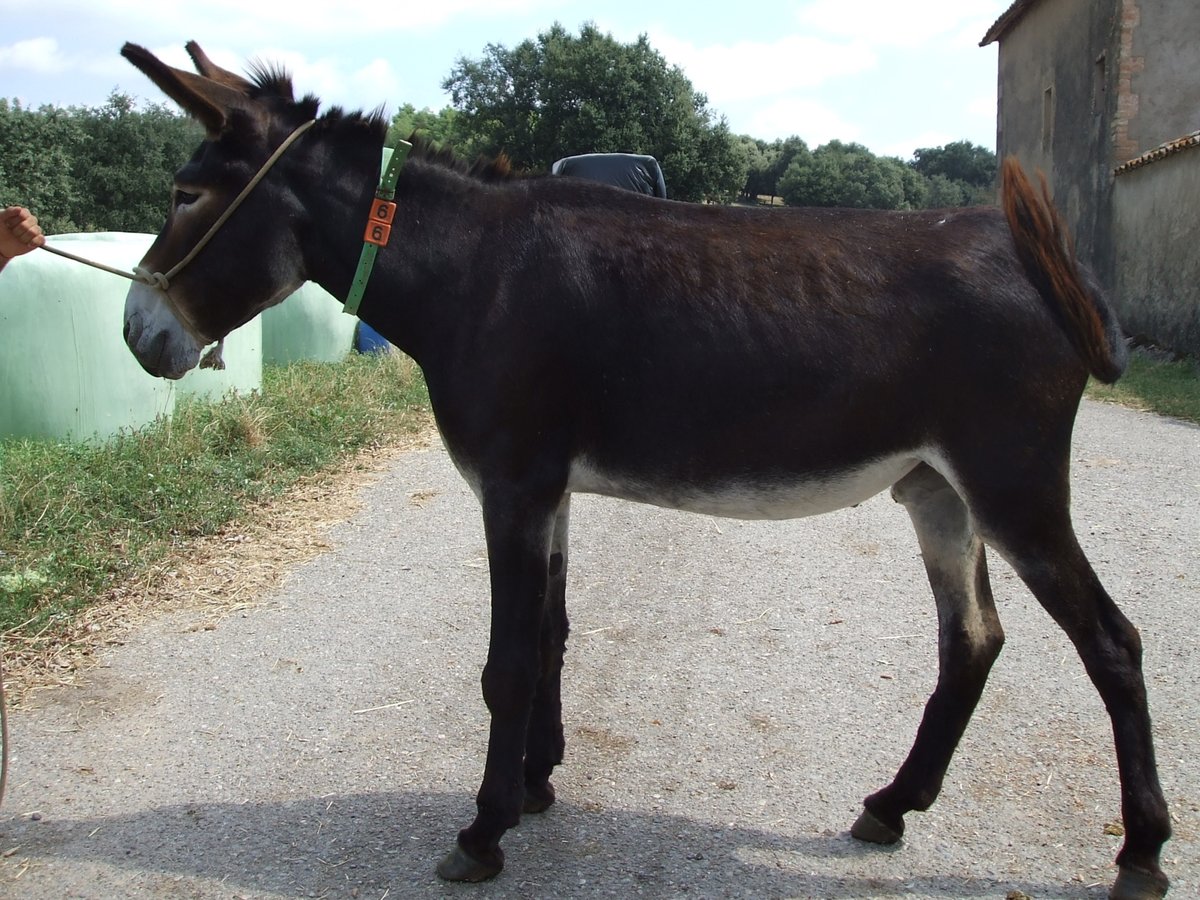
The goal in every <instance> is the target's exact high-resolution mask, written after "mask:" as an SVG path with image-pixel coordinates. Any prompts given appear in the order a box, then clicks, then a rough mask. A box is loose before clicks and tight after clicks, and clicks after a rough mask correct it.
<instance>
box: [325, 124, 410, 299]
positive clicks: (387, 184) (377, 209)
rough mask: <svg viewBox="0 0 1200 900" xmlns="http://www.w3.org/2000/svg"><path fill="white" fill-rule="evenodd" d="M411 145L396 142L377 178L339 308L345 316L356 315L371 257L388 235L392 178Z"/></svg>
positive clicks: (392, 206) (393, 208)
mask: <svg viewBox="0 0 1200 900" xmlns="http://www.w3.org/2000/svg"><path fill="white" fill-rule="evenodd" d="M411 149H412V144H410V143H409V142H408V141H397V142H396V149H395V150H393V151H392V158H391V159H389V160H388V164H387V168H385V169H384V172H383V178H381V179H380V181H379V189H378V190H377V191H375V202H374V203H373V204H372V205H371V217H370V218H369V219H368V220H367V231H366V234H364V235H363V248H362V254H361V255H360V256H359V257H358V269H357V270H356V271H355V273H354V280H353V281H352V282H351V283H350V293H349V294H347V295H346V305H345V306H344V307H343V308H342V311H343V312H345V313H348V314H349V315H352V316H356V315H358V307H359V305H360V304H361V303H362V298H363V293H364V292H365V291H366V289H367V282H368V281H370V280H371V270H372V269H373V268H374V267H375V256H376V255H377V254H378V253H379V248H380V247H386V246H387V243H388V240H389V239H390V238H391V236H392V221H393V220H394V219H395V218H396V204H395V203H394V202H393V198H394V197H395V196H396V180H397V179H398V178H399V177H400V169H401V168H402V167H403V166H404V161H405V160H406V159H408V151H410V150H411Z"/></svg>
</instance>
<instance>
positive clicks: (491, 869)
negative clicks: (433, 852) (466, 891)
mask: <svg viewBox="0 0 1200 900" xmlns="http://www.w3.org/2000/svg"><path fill="white" fill-rule="evenodd" d="M496 852H497V853H498V854H500V855H499V859H498V861H496V862H483V861H481V860H478V859H475V858H474V857H471V856H468V855H467V851H465V850H464V849H463V848H462V847H460V846H459V845H458V844H457V843H455V845H454V849H453V850H451V851H450V852H449V853H447V854H446V858H445V859H443V860H442V861H441V862H440V863H438V867H437V873H438V875H439V876H440V877H442V878H444V879H446V881H487V880H488V879H489V878H495V877H496V876H497V875H499V874H500V870H501V869H503V868H504V854H503V853H501V852H500V850H499V849H497V851H496Z"/></svg>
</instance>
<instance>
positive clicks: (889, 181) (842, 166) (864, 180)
mask: <svg viewBox="0 0 1200 900" xmlns="http://www.w3.org/2000/svg"><path fill="white" fill-rule="evenodd" d="M779 194H780V196H782V197H783V199H784V202H786V203H787V204H788V205H789V206H837V207H850V208H855V209H914V208H917V207H919V206H920V205H921V203H922V201H923V200H924V194H925V187H924V184H923V182H922V181H921V180H920V178H919V177H913V175H912V174H911V172H910V170H909V168H908V166H906V165H905V164H904V163H903V162H901V161H900V160H899V159H896V158H894V157H887V156H884V157H880V156H876V155H875V154H873V153H872V152H871V151H870V150H868V149H867V148H866V147H864V146H863V145H862V144H844V143H842V142H841V141H830V142H829V143H828V144H824V145H822V146H820V147H818V148H817V149H816V150H814V151H813V152H812V153H807V152H804V153H797V154H795V155H794V156H793V158H792V161H791V163H789V165H788V167H787V169H786V171H785V172H784V173H783V176H782V177H781V178H780V179H779Z"/></svg>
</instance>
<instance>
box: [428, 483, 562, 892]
mask: <svg viewBox="0 0 1200 900" xmlns="http://www.w3.org/2000/svg"><path fill="white" fill-rule="evenodd" d="M547 493H548V492H546V491H529V490H522V489H519V488H511V489H510V488H508V487H506V486H504V485H498V486H497V485H489V486H485V488H484V491H483V523H484V533H485V536H486V539H487V549H488V567H489V570H490V574H491V590H492V607H491V610H492V624H491V631H490V635H489V645H488V656H487V663H486V664H485V665H484V668H483V678H482V686H483V699H484V702H485V703H486V704H487V708H488V712H489V713H490V714H491V728H490V731H489V735H488V749H487V761H486V763H485V765H484V772H483V782H482V784H481V785H480V787H479V793H478V794H477V795H476V798H475V805H476V808H477V810H478V813H477V815H476V816H475V820H474V821H473V822H472V823H471V824H470V825H469V826H467V827H466V828H464V829H463V830H462V831H460V832H459V833H458V840H457V842H456V843H455V846H454V848H453V849H452V850H451V851H450V853H449V854H448V855H447V856H446V857H445V859H443V860H442V861H441V863H439V864H438V868H437V871H438V874H439V875H440V876H441V877H442V878H445V879H447V880H450V881H483V880H485V879H488V878H491V877H492V876H494V875H496V874H498V873H499V872H500V870H501V869H503V868H504V851H503V850H501V849H500V839H501V838H502V837H503V836H504V833H505V832H506V831H508V829H510V828H512V827H513V826H515V825H516V824H517V823H518V822H519V821H520V819H521V810H522V807H523V806H524V800H525V784H524V782H525V778H524V761H525V740H526V734H527V733H528V730H529V723H530V719H531V713H532V708H533V698H534V693H535V690H536V688H537V683H538V671H539V665H538V644H539V641H540V635H541V633H542V620H543V615H544V611H545V606H546V591H547V584H548V578H547V572H548V571H549V563H550V543H551V538H552V535H553V532H554V523H555V513H556V510H557V508H558V505H559V502H560V500H561V495H559V496H555V497H553V498H552V499H547V497H546V494H547Z"/></svg>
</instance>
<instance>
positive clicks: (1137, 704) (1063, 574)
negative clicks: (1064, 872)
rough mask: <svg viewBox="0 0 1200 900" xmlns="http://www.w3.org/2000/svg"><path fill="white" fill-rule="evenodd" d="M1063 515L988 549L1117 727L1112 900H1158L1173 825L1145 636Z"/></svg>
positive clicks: (1015, 531) (1063, 508) (1004, 536)
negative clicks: (1079, 666) (1160, 764)
mask: <svg viewBox="0 0 1200 900" xmlns="http://www.w3.org/2000/svg"><path fill="white" fill-rule="evenodd" d="M1059 510H1060V511H1059V512H1058V513H1057V514H1055V515H1053V516H1047V515H1046V513H1045V511H1044V507H1043V511H1042V512H1041V513H1039V518H1038V520H1037V522H1036V524H1034V525H1028V526H1027V527H1010V528H1002V529H997V532H996V534H995V535H992V534H988V542H989V543H991V544H993V546H995V547H996V549H997V550H998V551H999V552H1001V553H1002V554H1003V555H1004V557H1005V559H1007V560H1008V562H1009V563H1010V564H1011V565H1012V567H1013V569H1014V570H1015V571H1016V572H1017V574H1018V575H1019V576H1020V577H1021V579H1022V580H1023V581H1024V582H1025V584H1026V585H1028V587H1029V589H1030V590H1031V591H1032V592H1033V595H1034V596H1035V597H1036V598H1037V600H1038V602H1039V603H1040V604H1041V605H1042V606H1043V607H1044V608H1045V609H1046V611H1047V612H1049V613H1050V615H1051V616H1052V617H1053V618H1054V621H1055V622H1057V623H1058V625H1059V626H1060V627H1061V628H1062V629H1063V631H1065V632H1066V634H1067V637H1068V638H1070V640H1071V643H1072V644H1074V645H1075V648H1076V650H1077V651H1078V652H1079V656H1080V659H1081V660H1082V661H1083V665H1084V668H1085V670H1086V671H1087V674H1088V677H1089V678H1090V679H1091V681H1092V684H1093V685H1094V686H1095V687H1096V690H1097V691H1098V692H1099V694H1100V698H1101V699H1102V700H1103V701H1104V706H1105V708H1106V709H1107V710H1108V715H1109V718H1110V719H1111V720H1112V729H1113V738H1114V743H1115V746H1116V754H1117V769H1118V772H1119V774H1120V779H1121V816H1122V819H1123V821H1124V823H1125V844H1124V846H1123V847H1122V848H1121V852H1120V853H1119V854H1117V865H1118V867H1119V872H1118V875H1117V879H1116V882H1115V884H1114V885H1113V888H1112V890H1111V891H1110V893H1109V896H1110V897H1111V898H1113V900H1157V898H1160V897H1162V896H1164V895H1165V894H1166V892H1167V887H1168V886H1169V881H1168V879H1167V876H1166V875H1165V874H1164V873H1163V871H1162V868H1161V867H1160V865H1159V856H1160V854H1161V852H1162V845H1163V844H1164V843H1166V841H1167V839H1168V838H1169V837H1170V836H1171V825H1170V816H1169V813H1168V811H1167V803H1166V800H1165V799H1164V797H1163V793H1162V788H1161V787H1160V786H1159V781H1158V769H1157V766H1156V764H1155V757H1154V742H1153V738H1152V736H1151V723H1150V709H1149V704H1148V702H1147V698H1146V685H1145V680H1144V678H1143V675H1142V643H1141V637H1140V636H1139V634H1138V632H1137V629H1136V628H1134V627H1133V625H1132V624H1130V622H1129V620H1128V619H1126V618H1125V616H1124V615H1123V614H1122V613H1121V611H1120V610H1119V609H1118V608H1117V605H1116V603H1115V602H1113V599H1112V598H1111V597H1110V596H1109V595H1108V593H1107V592H1106V591H1105V590H1104V587H1103V586H1102V585H1101V584H1100V579H1099V578H1097V576H1096V573H1095V571H1093V569H1092V567H1091V564H1090V563H1089V562H1088V560H1087V557H1086V556H1085V555H1084V553H1083V550H1082V549H1081V548H1080V546H1079V542H1078V540H1077V539H1076V537H1075V532H1074V529H1073V528H1072V527H1071V521H1070V514H1069V512H1068V509H1067V504H1066V502H1065V499H1064V501H1063V502H1062V503H1061V504H1059Z"/></svg>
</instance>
